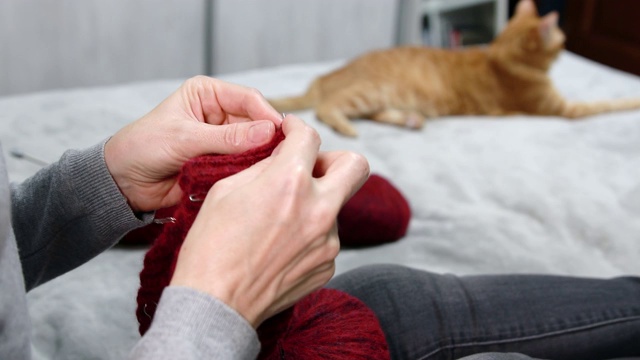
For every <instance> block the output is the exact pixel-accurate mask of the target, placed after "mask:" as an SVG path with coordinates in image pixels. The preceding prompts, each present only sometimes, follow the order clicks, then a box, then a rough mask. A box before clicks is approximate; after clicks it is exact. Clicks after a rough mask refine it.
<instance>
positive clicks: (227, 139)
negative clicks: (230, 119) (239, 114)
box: [221, 123, 239, 145]
mask: <svg viewBox="0 0 640 360" xmlns="http://www.w3.org/2000/svg"><path fill="white" fill-rule="evenodd" d="M238 131H239V129H238V124H237V123H233V124H229V125H227V126H226V127H225V130H224V134H223V135H222V139H221V140H222V141H223V142H224V143H225V144H228V145H237V139H238Z"/></svg>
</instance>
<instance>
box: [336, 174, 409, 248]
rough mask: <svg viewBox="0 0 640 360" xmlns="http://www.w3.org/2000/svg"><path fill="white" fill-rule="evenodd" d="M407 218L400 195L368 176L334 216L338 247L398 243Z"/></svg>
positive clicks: (404, 229)
mask: <svg viewBox="0 0 640 360" xmlns="http://www.w3.org/2000/svg"><path fill="white" fill-rule="evenodd" d="M410 219H411V209H410V207H409V203H408V202H407V200H406V199H405V197H404V196H403V195H402V193H400V191H399V190H398V189H397V188H396V187H394V186H393V185H392V184H391V183H390V182H389V181H388V180H386V179H385V178H383V177H381V176H378V175H375V174H372V175H371V176H369V179H367V181H366V182H365V183H364V185H362V187H361V188H360V190H358V192H356V193H355V195H353V197H352V198H351V199H349V201H347V203H346V204H345V205H344V206H343V207H342V209H341V210H340V213H339V214H338V235H339V236H340V244H341V245H343V246H346V247H349V246H351V247H361V246H370V245H378V244H383V243H388V242H393V241H396V240H399V239H400V238H402V237H403V236H404V235H405V234H406V232H407V228H408V226H409V220H410Z"/></svg>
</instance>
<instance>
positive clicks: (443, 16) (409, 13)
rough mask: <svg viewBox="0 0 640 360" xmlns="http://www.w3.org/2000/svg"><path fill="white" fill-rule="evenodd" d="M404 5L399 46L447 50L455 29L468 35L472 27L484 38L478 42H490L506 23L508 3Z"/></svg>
mask: <svg viewBox="0 0 640 360" xmlns="http://www.w3.org/2000/svg"><path fill="white" fill-rule="evenodd" d="M402 4H403V5H402V6H403V9H402V13H401V14H402V15H401V19H400V24H401V26H400V29H399V34H400V36H399V43H413V44H416V43H420V44H424V45H429V46H434V47H447V46H449V41H448V40H449V36H450V33H451V32H452V30H456V31H458V33H461V29H462V30H464V31H466V34H467V35H469V34H470V30H469V28H472V27H473V28H475V32H474V34H475V35H476V36H478V35H479V34H482V35H484V39H483V38H480V39H479V40H477V41H481V42H488V41H490V40H491V39H493V38H494V37H495V36H496V35H497V34H498V33H499V32H500V31H501V30H502V29H503V28H504V26H505V25H506V22H507V11H508V0H404V1H403V2H402ZM425 23H427V24H428V26H427V27H425V25H424V24H425ZM463 37H464V35H463ZM463 40H464V39H463Z"/></svg>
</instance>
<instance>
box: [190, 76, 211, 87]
mask: <svg viewBox="0 0 640 360" xmlns="http://www.w3.org/2000/svg"><path fill="white" fill-rule="evenodd" d="M211 80H212V78H210V77H208V76H204V75H196V76H193V77H190V78H189V79H187V81H185V83H186V84H188V85H195V86H197V85H202V84H204V83H206V82H208V81H211Z"/></svg>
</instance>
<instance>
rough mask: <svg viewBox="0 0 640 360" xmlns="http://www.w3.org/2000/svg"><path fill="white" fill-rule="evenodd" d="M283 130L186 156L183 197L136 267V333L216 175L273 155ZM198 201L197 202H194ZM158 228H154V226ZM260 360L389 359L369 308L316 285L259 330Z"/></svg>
mask: <svg viewBox="0 0 640 360" xmlns="http://www.w3.org/2000/svg"><path fill="white" fill-rule="evenodd" d="M283 138H284V135H283V134H282V132H281V131H280V132H278V133H277V134H276V136H275V137H274V140H273V141H272V142H271V143H270V144H268V145H265V146H263V147H260V148H257V149H254V150H250V151H247V152H245V153H243V154H240V155H206V156H201V157H198V158H195V159H192V160H190V161H188V162H187V163H186V164H185V165H184V166H183V168H182V170H181V173H180V176H179V180H178V181H179V184H180V187H181V189H182V190H183V193H184V197H183V199H182V200H181V202H180V203H179V204H178V205H177V206H176V207H175V208H174V209H171V211H172V213H171V214H163V215H171V216H173V217H174V218H175V219H176V222H175V223H166V224H164V225H163V230H162V232H161V233H160V235H159V236H158V237H157V238H156V239H155V241H153V243H152V246H151V247H150V249H149V251H148V252H147V254H146V255H145V258H144V267H143V269H142V271H141V272H140V289H139V291H138V296H137V303H138V308H137V310H136V316H137V318H138V322H139V331H140V334H144V333H145V332H146V331H147V330H148V329H149V326H150V325H151V320H152V318H153V315H154V314H155V310H156V305H157V303H158V301H159V299H160V295H161V294H162V290H163V289H164V288H165V287H166V286H168V285H169V282H170V279H171V276H172V274H173V272H174V270H175V265H176V261H177V257H178V253H179V250H180V246H181V245H182V242H183V241H184V238H185V237H186V234H187V232H188V230H189V228H190V227H191V225H192V224H193V221H194V220H195V217H196V214H197V212H198V210H199V209H200V206H201V204H202V203H201V201H199V200H200V199H202V198H203V197H204V195H206V193H207V192H208V190H209V189H210V188H211V186H213V184H215V183H216V182H217V181H218V180H220V179H223V178H225V177H227V176H230V175H233V174H235V173H237V172H239V171H241V170H244V169H246V168H248V167H250V166H251V165H253V164H255V163H256V162H258V161H260V160H261V159H264V158H266V157H267V156H269V155H270V154H271V152H272V151H273V149H274V148H275V147H276V146H277V144H278V143H279V142H280V141H282V139H283ZM193 200H196V201H193ZM155 230H156V228H154V231H155ZM258 335H259V338H260V342H261V344H262V348H261V352H260V355H259V359H385V360H386V359H389V358H390V357H389V351H388V347H387V343H386V339H385V337H384V333H383V332H382V329H381V328H380V324H379V322H378V320H377V318H376V316H375V314H374V313H373V311H371V309H369V308H368V307H367V306H366V305H365V304H364V303H362V302H361V301H359V300H358V299H356V298H354V297H352V296H350V295H348V294H346V293H344V292H340V291H338V290H333V289H320V290H317V291H315V292H313V293H311V294H309V295H307V296H306V297H304V298H303V299H301V300H300V301H299V302H298V303H296V304H295V305H294V306H293V307H291V308H289V309H287V310H285V311H283V312H282V313H280V314H278V315H276V316H274V317H272V318H270V319H268V320H266V321H265V322H264V323H263V324H262V325H261V326H260V328H259V329H258Z"/></svg>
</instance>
